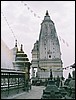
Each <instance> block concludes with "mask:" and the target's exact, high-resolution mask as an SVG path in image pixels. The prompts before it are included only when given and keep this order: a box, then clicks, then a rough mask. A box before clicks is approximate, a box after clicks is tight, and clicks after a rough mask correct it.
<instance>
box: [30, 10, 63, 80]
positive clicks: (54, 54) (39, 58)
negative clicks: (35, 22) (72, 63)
mask: <svg viewBox="0 0 76 100" xmlns="http://www.w3.org/2000/svg"><path fill="white" fill-rule="evenodd" d="M31 63H32V65H31V67H32V77H35V76H34V73H35V72H34V68H37V77H38V78H39V79H46V78H49V77H50V72H51V71H52V75H53V77H57V76H59V77H62V75H63V71H62V60H61V52H60V44H59V40H58V37H57V33H56V29H55V25H54V22H53V21H52V20H51V18H50V16H49V14H48V11H46V15H45V16H44V20H43V21H42V23H41V30H40V35H39V41H36V43H35V44H34V48H33V50H32V61H31Z"/></svg>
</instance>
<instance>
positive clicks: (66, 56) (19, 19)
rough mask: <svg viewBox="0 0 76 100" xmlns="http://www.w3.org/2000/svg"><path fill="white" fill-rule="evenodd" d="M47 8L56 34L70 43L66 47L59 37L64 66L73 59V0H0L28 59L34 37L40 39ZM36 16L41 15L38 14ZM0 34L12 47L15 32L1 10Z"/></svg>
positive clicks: (72, 61) (69, 63) (34, 40)
mask: <svg viewBox="0 0 76 100" xmlns="http://www.w3.org/2000/svg"><path fill="white" fill-rule="evenodd" d="M24 4H27V5H24ZM28 7H29V8H28ZM31 10H32V11H33V12H32V11H31ZM46 10H48V12H49V15H50V18H51V19H52V21H53V22H54V23H55V28H56V31H57V35H58V38H59V36H60V37H61V38H62V39H64V40H65V42H67V43H68V44H69V46H68V47H67V45H66V43H63V41H62V40H61V41H60V40H59V43H60V48H61V53H62V56H61V58H62V61H63V67H67V66H69V65H71V64H73V63H74V62H75V2H74V1H23V2H21V1H1V11H2V12H3V14H4V16H5V17H6V18H7V21H8V23H9V25H10V27H11V28H12V30H13V31H14V34H15V36H16V38H17V40H18V42H19V44H23V49H24V51H25V53H26V54H27V55H28V58H29V60H30V61H31V57H32V55H31V50H32V49H33V46H34V43H35V42H36V40H38V39H39V33H40V28H41V23H42V20H43V19H44V16H45V13H46ZM34 13H35V14H36V16H35V15H34ZM38 16H39V17H40V18H38ZM1 38H2V39H3V40H4V42H5V43H6V45H7V46H8V47H9V48H10V49H12V48H13V47H14V44H15V39H14V36H13V34H12V32H11V30H10V29H9V27H8V25H7V23H6V21H5V19H4V17H3V15H2V14H1ZM19 46H20V45H18V47H19ZM19 48H20V47H19ZM67 72H68V73H69V72H70V70H65V71H64V73H65V74H64V76H67Z"/></svg>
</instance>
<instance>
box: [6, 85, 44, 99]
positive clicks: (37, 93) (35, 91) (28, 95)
mask: <svg viewBox="0 0 76 100" xmlns="http://www.w3.org/2000/svg"><path fill="white" fill-rule="evenodd" d="M43 89H45V87H44V86H32V89H31V90H30V91H29V92H23V93H21V94H17V95H15V96H13V97H9V98H8V99H41V96H42V93H43Z"/></svg>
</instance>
